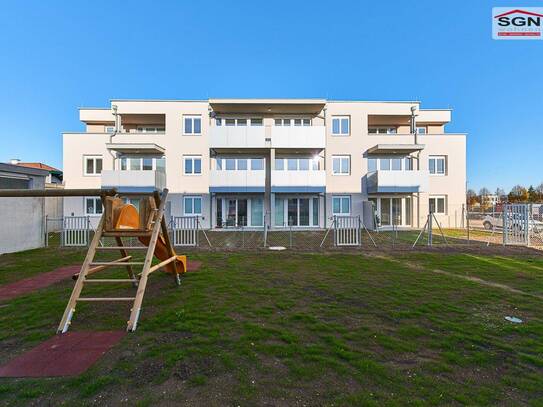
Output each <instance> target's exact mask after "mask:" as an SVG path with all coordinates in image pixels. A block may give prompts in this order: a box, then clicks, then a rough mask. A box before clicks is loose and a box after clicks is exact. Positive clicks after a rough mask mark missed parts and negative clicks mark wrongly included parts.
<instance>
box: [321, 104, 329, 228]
mask: <svg viewBox="0 0 543 407" xmlns="http://www.w3.org/2000/svg"><path fill="white" fill-rule="evenodd" d="M326 110H327V109H326V106H325V107H324V108H323V109H322V111H323V122H324V157H323V163H324V168H323V169H324V171H325V172H324V174H325V177H324V179H326V171H327V169H328V162H327V161H326V146H327V145H328V143H327V142H326V137H327V133H328V128H327V127H326V117H327V116H326ZM322 211H323V214H322V215H323V216H324V228H325V229H326V228H328V225H327V224H326V220H327V216H326V182H325V185H324V199H323V204H322Z"/></svg>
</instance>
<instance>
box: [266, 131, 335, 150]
mask: <svg viewBox="0 0 543 407" xmlns="http://www.w3.org/2000/svg"><path fill="white" fill-rule="evenodd" d="M271 142H272V147H274V148H317V149H319V148H320V149H322V148H325V146H326V128H325V127H324V126H298V127H296V126H295V127H290V126H289V127H279V126H278V127H272V128H271Z"/></svg>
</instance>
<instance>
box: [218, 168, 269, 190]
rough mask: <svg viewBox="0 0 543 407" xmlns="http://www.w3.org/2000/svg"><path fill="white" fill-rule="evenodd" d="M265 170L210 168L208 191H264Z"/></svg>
mask: <svg viewBox="0 0 543 407" xmlns="http://www.w3.org/2000/svg"><path fill="white" fill-rule="evenodd" d="M265 180H266V172H265V171H263V170H261V171H251V170H246V171H243V170H236V171H227V170H212V171H211V173H210V179H209V191H210V192H224V193H227V192H264V185H265V182H266V181H265Z"/></svg>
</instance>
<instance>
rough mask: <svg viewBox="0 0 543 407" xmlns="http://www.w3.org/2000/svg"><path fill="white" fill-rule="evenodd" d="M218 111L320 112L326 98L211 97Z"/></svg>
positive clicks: (213, 105)
mask: <svg viewBox="0 0 543 407" xmlns="http://www.w3.org/2000/svg"><path fill="white" fill-rule="evenodd" d="M209 104H210V105H211V108H212V109H213V111H214V112H216V113H269V114H291V113H297V114H303V113H305V114H319V113H320V112H321V111H322V109H323V108H324V106H325V105H326V100H325V99H209Z"/></svg>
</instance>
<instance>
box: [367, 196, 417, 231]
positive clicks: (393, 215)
mask: <svg viewBox="0 0 543 407" xmlns="http://www.w3.org/2000/svg"><path fill="white" fill-rule="evenodd" d="M369 200H370V201H371V202H373V203H374V210H375V213H376V215H377V216H378V218H379V224H380V226H382V227H392V226H411V225H412V223H411V222H412V204H411V197H403V198H401V197H393V198H388V197H383V198H370V199H369Z"/></svg>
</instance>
